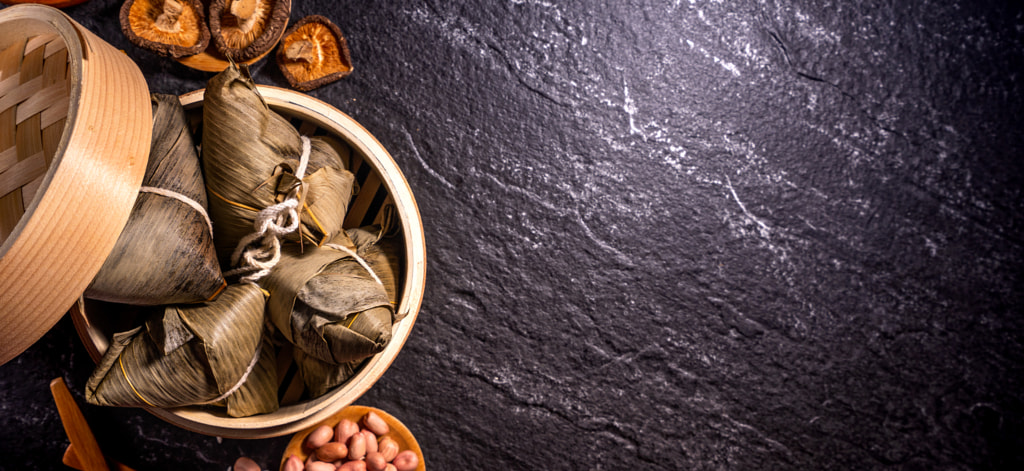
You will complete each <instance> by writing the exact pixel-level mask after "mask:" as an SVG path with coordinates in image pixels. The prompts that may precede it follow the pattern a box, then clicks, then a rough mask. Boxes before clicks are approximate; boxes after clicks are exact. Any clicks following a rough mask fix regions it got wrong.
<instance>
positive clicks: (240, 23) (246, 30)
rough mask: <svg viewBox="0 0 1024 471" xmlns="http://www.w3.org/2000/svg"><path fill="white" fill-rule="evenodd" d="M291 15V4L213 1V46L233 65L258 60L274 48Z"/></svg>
mask: <svg viewBox="0 0 1024 471" xmlns="http://www.w3.org/2000/svg"><path fill="white" fill-rule="evenodd" d="M291 11H292V2H291V0H213V1H212V2H210V33H212V34H213V44H214V46H216V47H217V51H218V52H220V53H221V54H223V55H224V56H225V57H229V58H231V59H234V60H236V61H247V60H250V59H255V58H257V57H260V56H262V55H263V54H264V53H266V52H267V51H269V50H271V49H272V48H273V47H274V45H275V44H277V40H278V39H279V38H280V37H281V32H282V31H284V28H285V25H287V24H288V16H289V15H290V14H291Z"/></svg>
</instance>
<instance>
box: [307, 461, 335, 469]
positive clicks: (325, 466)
mask: <svg viewBox="0 0 1024 471" xmlns="http://www.w3.org/2000/svg"><path fill="white" fill-rule="evenodd" d="M306 471H334V464H332V463H324V462H323V461H311V462H309V463H306Z"/></svg>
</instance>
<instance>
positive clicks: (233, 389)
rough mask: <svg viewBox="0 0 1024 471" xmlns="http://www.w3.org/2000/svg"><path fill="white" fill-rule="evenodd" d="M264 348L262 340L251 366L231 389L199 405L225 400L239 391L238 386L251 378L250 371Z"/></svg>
mask: <svg viewBox="0 0 1024 471" xmlns="http://www.w3.org/2000/svg"><path fill="white" fill-rule="evenodd" d="M262 350H263V342H262V341H261V342H260V344H259V345H257V346H256V354H255V355H253V357H252V361H250V362H249V367H248V368H246V369H245V373H242V377H241V378H238V382H237V383H235V385H234V386H232V387H231V389H228V392H226V393H224V394H221V395H220V397H218V398H216V399H212V400H209V401H206V402H200V403H199V404H198V405H203V404H213V403H214V402H220V401H223V400H224V399H227V397H228V396H230V395H231V394H232V393H234V392H235V391H237V390H238V388H240V387H242V383H245V380H247V379H249V373H252V369H253V368H255V367H256V362H257V361H258V360H259V359H260V351H262Z"/></svg>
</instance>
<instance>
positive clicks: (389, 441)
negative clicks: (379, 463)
mask: <svg viewBox="0 0 1024 471" xmlns="http://www.w3.org/2000/svg"><path fill="white" fill-rule="evenodd" d="M398 449H399V447H398V442H396V441H395V439H394V438H391V437H384V438H381V439H380V442H378V443H377V451H378V452H380V454H382V455H384V461H387V462H389V463H390V462H391V460H393V459H395V456H397V455H398Z"/></svg>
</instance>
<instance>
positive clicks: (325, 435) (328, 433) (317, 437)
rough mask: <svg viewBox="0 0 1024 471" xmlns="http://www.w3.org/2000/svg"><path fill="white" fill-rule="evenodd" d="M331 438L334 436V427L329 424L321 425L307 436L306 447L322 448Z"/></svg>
mask: <svg viewBox="0 0 1024 471" xmlns="http://www.w3.org/2000/svg"><path fill="white" fill-rule="evenodd" d="M331 438H334V429H332V428H331V427H329V426H327V425H321V426H319V427H317V428H316V429H315V430H313V431H312V432H311V433H310V434H309V436H308V437H306V449H307V450H315V449H317V448H320V447H322V446H324V444H325V443H327V442H329V441H331Z"/></svg>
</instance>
